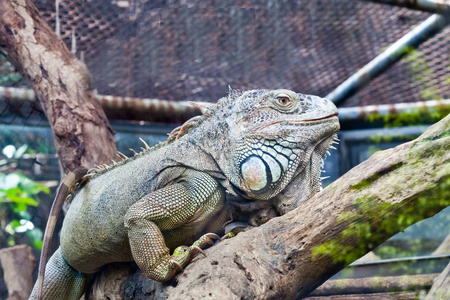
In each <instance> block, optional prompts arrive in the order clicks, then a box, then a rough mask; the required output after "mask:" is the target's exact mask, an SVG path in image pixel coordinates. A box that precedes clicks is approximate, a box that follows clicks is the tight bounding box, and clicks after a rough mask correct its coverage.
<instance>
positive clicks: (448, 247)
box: [432, 234, 450, 255]
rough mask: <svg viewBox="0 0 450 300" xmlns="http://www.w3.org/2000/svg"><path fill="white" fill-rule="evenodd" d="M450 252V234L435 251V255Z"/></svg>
mask: <svg viewBox="0 0 450 300" xmlns="http://www.w3.org/2000/svg"><path fill="white" fill-rule="evenodd" d="M449 253H450V234H449V235H447V236H446V237H445V239H444V240H443V241H442V243H441V244H440V245H439V246H438V247H437V248H436V250H434V251H433V253H432V254H433V255H440V254H449Z"/></svg>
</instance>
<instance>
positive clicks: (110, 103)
mask: <svg viewBox="0 0 450 300" xmlns="http://www.w3.org/2000/svg"><path fill="white" fill-rule="evenodd" d="M95 98H96V99H97V100H98V101H99V102H100V104H101V105H102V107H103V109H104V110H105V112H106V113H107V114H108V113H109V114H111V115H113V116H114V117H115V118H118V119H134V120H136V119H139V120H149V121H155V122H166V123H168V122H178V123H180V122H184V121H186V120H187V119H189V118H191V117H193V116H196V115H199V114H200V110H199V109H198V108H196V107H193V106H192V105H191V104H189V102H187V101H169V100H159V99H149V98H132V97H116V96H105V95H95ZM0 99H3V100H5V101H10V102H11V101H12V102H18V101H26V102H36V97H35V94H34V91H33V90H31V89H24V88H8V87H0Z"/></svg>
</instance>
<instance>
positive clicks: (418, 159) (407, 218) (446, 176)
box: [89, 115, 450, 299]
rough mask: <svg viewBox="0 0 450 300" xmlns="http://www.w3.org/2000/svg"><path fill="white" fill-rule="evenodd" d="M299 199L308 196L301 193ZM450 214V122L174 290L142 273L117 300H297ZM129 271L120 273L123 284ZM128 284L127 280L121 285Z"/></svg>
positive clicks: (247, 239)
mask: <svg viewBox="0 0 450 300" xmlns="http://www.w3.org/2000/svg"><path fill="white" fill-rule="evenodd" d="M298 193H299V194H300V193H301V191H298ZM448 205H450V115H449V116H447V117H446V118H445V119H443V120H442V121H440V122H438V123H437V124H435V125H433V126H432V127H430V128H429V129H428V130H427V131H426V132H425V133H424V134H423V135H422V136H420V137H419V138H418V139H416V140H414V141H411V142H408V143H405V144H402V145H399V146H397V147H395V148H393V149H389V150H386V151H382V152H378V153H376V154H374V155H373V156H372V157H371V158H369V159H368V160H367V161H365V162H363V163H362V164H360V165H358V166H356V167H355V168H353V169H352V170H350V171H349V172H348V173H346V174H345V175H344V176H342V177H341V178H339V179H338V180H336V181H335V182H334V183H332V184H331V185H329V186H328V187H327V188H326V189H325V190H323V191H322V192H321V193H319V194H317V195H316V196H314V197H313V198H312V199H310V200H308V201H306V202H304V203H302V204H301V205H300V206H299V207H298V208H296V209H294V210H293V211H291V212H289V213H287V214H286V215H284V216H281V217H278V218H275V219H272V220H270V221H269V222H268V223H266V224H264V225H262V226H260V227H258V228H255V229H252V230H250V231H247V232H245V233H242V234H240V235H238V236H236V237H234V238H232V239H229V240H225V241H222V242H220V243H219V244H218V245H215V246H214V247H212V248H210V249H207V250H206V257H197V258H196V259H194V261H193V262H192V263H191V264H190V265H189V266H187V267H186V269H185V270H184V271H183V273H182V274H180V275H178V276H177V277H176V278H175V279H174V280H172V281H171V282H170V283H169V284H160V283H154V282H152V281H151V280H149V279H147V278H145V276H144V275H142V273H141V272H140V271H139V270H134V271H133V270H131V273H132V275H131V276H130V277H129V278H128V279H127V280H125V281H123V280H122V281H123V284H122V285H121V287H120V288H118V289H116V291H115V292H112V291H111V290H110V289H111V288H112V286H111V284H112V283H114V284H115V286H118V285H117V281H115V279H114V274H113V273H114V272H115V271H116V268H108V269H106V270H105V271H104V272H103V273H102V274H101V275H100V276H99V277H98V278H97V281H96V283H95V285H94V290H95V294H96V296H95V297H93V296H91V297H90V298H89V299H102V298H103V299H104V295H106V294H105V293H106V292H109V293H110V294H115V295H117V298H111V299H128V298H132V297H134V299H140V298H139V297H142V298H145V299H152V298H154V299H156V298H161V297H163V298H169V299H180V298H183V299H194V298H203V297H204V298H212V299H219V298H220V299H236V298H242V299H296V298H299V297H305V296H306V295H308V294H309V293H310V292H311V291H313V290H314V289H315V288H316V287H318V286H319V285H321V284H322V283H323V282H324V281H325V280H327V279H328V278H330V277H331V276H332V275H334V274H335V273H337V272H338V271H339V270H341V269H342V268H344V267H345V266H346V265H347V264H349V263H351V262H352V261H353V260H356V259H357V258H359V257H361V256H362V255H364V254H365V253H366V252H368V251H370V250H371V249H373V248H375V247H377V246H378V245H380V244H381V243H383V242H384V241H385V240H387V239H388V238H389V237H391V236H393V235H394V234H396V233H398V232H400V231H402V230H404V229H405V228H406V227H408V226H410V225H412V224H413V223H415V222H418V221H420V220H422V219H424V218H428V217H431V216H433V215H434V214H436V213H437V212H439V211H440V210H442V209H444V208H445V207H447V206H448ZM129 272H130V269H129V268H128V269H126V268H125V269H124V268H123V267H122V268H121V271H120V272H118V273H117V274H116V276H118V277H121V278H124V277H126V276H124V274H125V275H127V274H128V273H129ZM118 280H120V279H118Z"/></svg>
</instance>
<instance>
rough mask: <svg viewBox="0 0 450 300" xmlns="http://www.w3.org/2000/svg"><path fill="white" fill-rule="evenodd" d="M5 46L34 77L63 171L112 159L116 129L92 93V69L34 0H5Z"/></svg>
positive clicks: (0, 8)
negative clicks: (79, 56) (73, 51)
mask: <svg viewBox="0 0 450 300" xmlns="http://www.w3.org/2000/svg"><path fill="white" fill-rule="evenodd" d="M0 46H1V47H2V48H3V49H4V50H6V52H7V58H8V60H9V61H10V62H11V63H13V65H14V66H15V67H16V68H17V69H19V70H21V72H22V73H23V74H25V75H26V77H27V78H28V79H29V80H30V82H31V84H32V87H33V89H34V92H35V93H36V95H37V98H38V99H39V101H40V103H41V105H42V106H43V108H44V110H45V115H46V116H47V118H48V121H49V122H50V126H51V127H52V130H53V137H54V141H55V147H56V151H57V153H58V156H59V159H60V161H61V164H62V166H63V168H64V171H65V172H66V173H67V172H68V171H70V170H72V169H74V168H75V167H78V166H84V167H87V168H90V167H93V166H94V165H97V164H102V163H108V162H110V160H111V159H112V158H114V156H115V155H116V146H115V142H114V139H113V130H112V128H111V126H110V125H109V122H108V120H107V118H106V116H105V114H104V112H103V110H102V108H101V106H100V104H99V103H98V101H97V100H95V99H94V97H93V94H92V86H91V77H90V74H89V72H88V70H87V68H86V66H85V65H84V63H82V62H81V61H79V60H77V59H76V58H75V56H74V55H73V54H72V53H71V52H70V51H69V49H67V47H66V45H65V44H64V43H63V42H62V41H61V40H60V39H59V38H58V37H57V36H56V34H55V33H54V32H53V30H52V29H51V28H50V27H49V26H48V24H47V23H46V22H45V20H44V19H43V18H42V16H41V15H40V14H39V12H38V10H37V9H36V6H35V5H34V4H33V2H32V1H31V0H9V1H8V0H0Z"/></svg>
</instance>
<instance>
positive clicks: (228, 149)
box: [30, 90, 339, 299]
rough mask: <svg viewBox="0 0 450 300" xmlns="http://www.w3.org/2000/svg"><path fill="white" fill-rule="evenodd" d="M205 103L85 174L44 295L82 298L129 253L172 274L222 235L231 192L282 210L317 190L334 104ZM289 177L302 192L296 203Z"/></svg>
mask: <svg viewBox="0 0 450 300" xmlns="http://www.w3.org/2000/svg"><path fill="white" fill-rule="evenodd" d="M201 109H202V113H203V115H202V116H199V117H196V118H194V119H191V120H190V121H188V122H186V123H185V124H184V125H183V126H182V127H180V128H178V129H176V130H174V131H173V132H172V133H171V134H170V136H169V139H168V141H167V142H164V143H161V144H159V145H157V146H155V147H153V148H150V147H148V146H147V145H146V148H145V149H143V151H142V152H140V153H136V154H135V155H134V156H133V157H131V158H126V157H125V156H124V155H122V156H123V157H124V159H123V160H122V161H120V162H117V163H114V164H113V165H112V166H101V167H99V168H97V169H95V170H91V171H90V172H89V173H88V174H87V175H86V176H85V177H83V181H84V182H83V183H84V184H83V186H80V188H79V189H78V191H77V192H76V193H75V195H74V197H73V199H72V203H71V207H70V209H69V210H68V212H67V214H66V216H65V219H64V223H63V227H62V230H61V242H60V247H59V248H58V250H57V251H56V252H55V253H54V254H53V256H52V257H51V258H50V260H49V262H48V266H47V268H46V270H45V280H44V286H43V298H44V299H79V298H80V297H81V296H82V294H83V293H84V292H85V287H86V283H87V281H88V280H89V278H90V275H91V274H94V273H95V272H97V271H98V270H100V269H101V268H102V267H103V266H104V265H106V264H108V263H112V262H126V261H132V260H134V261H135V262H136V263H137V265H138V266H139V268H141V270H142V271H143V272H144V273H145V274H146V275H147V276H148V277H149V278H151V279H154V280H157V281H166V280H169V279H171V278H172V277H173V276H174V274H175V273H176V271H178V270H181V269H182V268H183V267H185V266H186V265H187V264H188V263H189V261H190V260H191V259H192V258H193V256H194V255H195V254H196V253H198V252H199V251H201V248H203V247H204V246H206V244H208V243H211V242H212V239H214V238H217V235H216V234H221V233H223V229H224V225H225V224H226V223H228V222H229V220H230V216H231V213H232V212H233V209H232V207H231V206H230V201H229V199H231V198H233V199H239V203H240V204H239V206H240V207H241V208H249V209H255V208H256V209H258V208H259V207H267V205H265V204H264V203H269V204H271V205H274V207H275V208H276V209H277V210H278V211H279V212H280V213H284V212H286V211H287V210H289V209H290V207H292V206H293V205H296V203H298V201H303V200H305V199H308V198H309V197H310V196H311V195H313V194H314V193H316V192H317V191H319V189H320V185H321V182H320V171H321V167H322V166H323V165H322V158H323V157H324V156H325V153H326V151H327V150H328V148H329V147H330V145H331V143H332V142H333V140H334V139H335V134H336V132H337V131H338V130H339V122H338V118H337V109H336V107H335V106H334V104H333V103H332V102H330V101H328V100H326V99H322V98H319V97H317V96H310V95H303V94H297V93H294V92H292V91H289V90H252V91H246V92H241V91H236V90H232V91H230V93H229V95H228V96H227V97H225V98H222V99H221V100H219V101H218V103H217V104H215V105H211V106H208V107H204V106H202V107H201ZM71 176H73V175H71ZM68 182H71V183H72V185H73V184H75V181H74V180H69V181H68ZM291 182H292V183H293V184H294V185H295V186H297V187H300V188H302V189H304V190H303V191H304V193H303V195H304V196H303V197H302V199H295V202H293V200H292V199H290V198H289V195H288V194H289V193H286V192H289V187H288V184H290V183H291ZM287 187H288V188H287ZM69 189H70V187H69ZM67 190H68V189H67ZM65 196H66V195H65V194H64V195H57V197H56V199H58V200H59V201H61V199H64V198H65ZM260 203H263V204H262V205H259V204H260ZM234 205H236V204H234ZM233 207H234V206H233ZM52 215H54V214H53V213H52ZM263 218H264V216H263ZM180 245H192V246H190V247H188V246H180ZM171 251H174V252H173V254H172V255H171V254H170V253H171ZM38 282H39V281H38ZM37 286H38V284H36V285H35V287H34V289H33V293H32V295H31V296H30V299H35V298H36V296H37V290H38V287H37Z"/></svg>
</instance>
